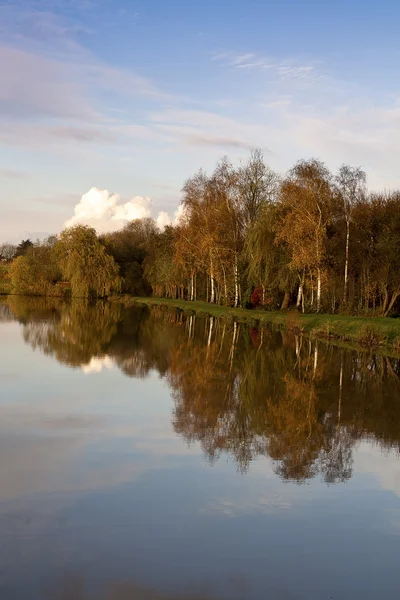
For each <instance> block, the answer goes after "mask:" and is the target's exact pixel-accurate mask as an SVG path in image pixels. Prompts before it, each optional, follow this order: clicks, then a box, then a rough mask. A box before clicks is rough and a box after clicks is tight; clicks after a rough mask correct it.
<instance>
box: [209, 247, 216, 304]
mask: <svg viewBox="0 0 400 600" xmlns="http://www.w3.org/2000/svg"><path fill="white" fill-rule="evenodd" d="M210 284H211V296H210V302H212V303H214V302H215V283H214V265H213V260H212V255H211V252H210Z"/></svg>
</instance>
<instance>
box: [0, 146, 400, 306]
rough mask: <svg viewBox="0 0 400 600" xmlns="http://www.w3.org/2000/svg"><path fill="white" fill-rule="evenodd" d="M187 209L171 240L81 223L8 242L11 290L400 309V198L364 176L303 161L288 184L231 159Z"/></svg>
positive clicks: (262, 167) (186, 202)
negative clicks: (371, 186)
mask: <svg viewBox="0 0 400 600" xmlns="http://www.w3.org/2000/svg"><path fill="white" fill-rule="evenodd" d="M181 207H182V212H181V217H180V219H179V222H177V223H176V224H175V225H170V226H167V227H166V228H165V229H164V230H163V231H160V230H159V229H158V228H157V227H156V225H155V223H154V221H153V220H152V219H142V220H137V221H132V222H130V223H128V224H127V225H126V227H125V228H124V229H122V230H121V231H117V232H114V233H109V234H104V235H96V232H95V230H94V229H92V228H90V227H85V226H82V225H78V226H75V227H73V228H70V229H69V230H65V231H64V232H62V233H61V234H60V235H58V236H52V237H50V238H48V239H47V240H45V241H43V242H37V243H32V242H31V240H23V241H22V242H21V244H20V245H19V246H18V247H17V248H13V247H12V246H10V245H9V244H3V246H1V247H0V254H1V256H2V265H3V271H4V265H6V266H7V269H6V271H7V273H6V274H4V273H3V274H0V277H2V281H3V283H1V282H0V285H3V287H4V286H6V287H7V286H8V288H10V289H12V290H13V291H14V292H16V293H24V294H39V295H40V294H44V295H63V294H71V295H72V296H80V297H82V296H85V297H88V296H95V297H104V296H109V295H110V294H113V293H119V292H123V293H126V294H132V295H135V296H149V295H151V294H152V295H153V296H156V297H165V298H169V299H173V300H177V299H179V300H186V301H187V300H189V301H193V302H194V301H203V302H207V303H208V304H210V305H215V306H226V307H233V308H239V307H242V308H253V309H256V310H262V311H267V310H269V311H277V310H283V311H286V310H287V309H289V308H294V307H295V308H296V309H297V310H298V311H299V312H301V313H304V314H306V313H311V314H312V313H317V314H320V313H325V314H332V315H336V314H344V315H354V316H361V315H363V316H370V317H375V316H382V317H387V316H391V315H394V314H395V313H397V312H400V269H399V265H400V192H390V193H389V192H385V193H369V192H368V191H367V186H366V174H365V173H364V172H363V171H362V170H361V169H360V168H358V167H350V166H348V165H343V166H342V167H341V168H340V169H339V171H338V172H337V173H336V174H332V173H331V172H330V171H329V170H328V168H327V167H326V165H324V164H323V163H322V162H320V161H319V160H316V159H311V160H302V161H299V162H298V163H297V164H296V165H295V166H294V167H293V168H292V169H291V170H290V171H289V172H288V173H287V174H286V175H285V176H280V175H279V174H277V173H275V172H274V171H273V170H272V169H271V168H270V167H269V166H268V165H266V164H265V162H264V159H263V156H262V153H261V152H260V151H254V152H252V154H251V156H250V158H249V159H248V161H247V162H246V163H244V164H242V165H240V166H239V167H237V168H235V167H234V166H233V165H232V164H231V163H230V161H229V160H228V158H223V159H222V160H221V161H220V162H219V163H218V164H217V166H216V168H215V170H214V171H213V173H211V174H210V175H208V174H206V173H205V172H204V171H202V170H200V171H199V172H198V173H196V174H195V175H194V176H193V177H191V178H189V179H188V180H187V181H186V182H185V184H184V186H183V190H182V199H181ZM4 282H6V283H4ZM0 291H1V290H0Z"/></svg>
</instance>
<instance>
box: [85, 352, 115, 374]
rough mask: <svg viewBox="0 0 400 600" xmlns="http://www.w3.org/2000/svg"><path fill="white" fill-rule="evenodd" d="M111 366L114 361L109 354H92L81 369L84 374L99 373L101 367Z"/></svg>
mask: <svg viewBox="0 0 400 600" xmlns="http://www.w3.org/2000/svg"><path fill="white" fill-rule="evenodd" d="M113 366H114V361H113V359H112V358H110V356H108V355H105V356H101V357H97V356H93V358H92V359H91V360H90V362H89V363H88V364H87V365H82V367H81V369H82V371H83V372H84V373H85V375H89V374H90V373H101V371H102V370H103V369H112V368H113Z"/></svg>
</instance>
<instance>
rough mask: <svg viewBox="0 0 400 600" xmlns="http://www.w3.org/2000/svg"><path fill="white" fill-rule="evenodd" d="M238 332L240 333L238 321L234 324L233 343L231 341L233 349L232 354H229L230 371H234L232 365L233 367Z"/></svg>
mask: <svg viewBox="0 0 400 600" xmlns="http://www.w3.org/2000/svg"><path fill="white" fill-rule="evenodd" d="M237 333H238V325H237V323H236V321H235V322H234V324H233V337H232V343H231V351H230V356H229V365H230V366H229V372H230V373H231V372H232V367H233V357H234V355H235V348H236V341H237V339H236V338H237Z"/></svg>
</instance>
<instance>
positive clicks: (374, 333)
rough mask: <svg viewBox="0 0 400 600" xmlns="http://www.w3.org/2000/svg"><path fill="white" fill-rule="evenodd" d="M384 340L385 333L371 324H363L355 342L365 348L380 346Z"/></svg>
mask: <svg viewBox="0 0 400 600" xmlns="http://www.w3.org/2000/svg"><path fill="white" fill-rule="evenodd" d="M386 341H387V337H386V335H384V334H383V333H382V332H381V331H379V329H377V328H376V327H374V326H373V325H367V324H366V325H363V326H362V327H361V328H360V331H359V333H358V335H357V342H358V343H359V344H360V345H361V346H365V347H367V348H376V347H378V346H382V345H383V344H385V342H386Z"/></svg>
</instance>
